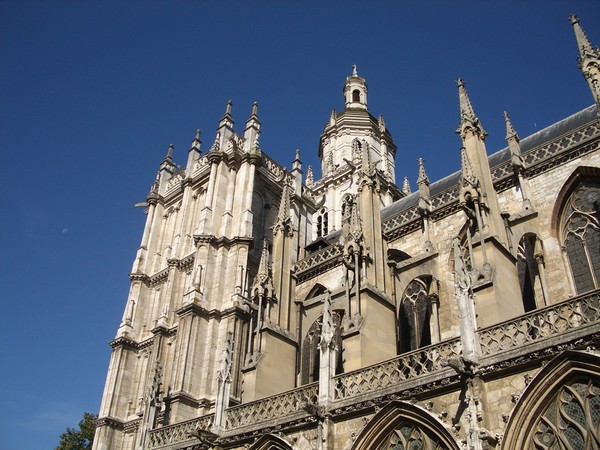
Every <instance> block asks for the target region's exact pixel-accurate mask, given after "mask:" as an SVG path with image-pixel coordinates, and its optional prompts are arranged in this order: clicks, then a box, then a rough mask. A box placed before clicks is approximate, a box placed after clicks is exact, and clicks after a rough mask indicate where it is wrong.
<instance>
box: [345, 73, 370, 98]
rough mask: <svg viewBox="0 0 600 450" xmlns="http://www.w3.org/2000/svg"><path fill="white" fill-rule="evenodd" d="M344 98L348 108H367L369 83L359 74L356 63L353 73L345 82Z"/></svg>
mask: <svg viewBox="0 0 600 450" xmlns="http://www.w3.org/2000/svg"><path fill="white" fill-rule="evenodd" d="M344 98H345V99H346V101H345V107H346V108H360V109H367V83H366V82H365V79H364V78H362V77H359V76H358V72H357V70H356V65H353V66H352V75H350V76H349V77H347V78H346V83H344Z"/></svg>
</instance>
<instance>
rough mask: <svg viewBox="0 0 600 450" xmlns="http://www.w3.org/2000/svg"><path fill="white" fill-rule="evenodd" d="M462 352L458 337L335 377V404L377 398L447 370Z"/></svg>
mask: <svg viewBox="0 0 600 450" xmlns="http://www.w3.org/2000/svg"><path fill="white" fill-rule="evenodd" d="M460 351H461V345H460V339H459V338H456V339H451V340H448V341H444V342H441V343H439V344H434V345H430V346H428V347H423V348H421V349H418V350H415V351H412V352H410V353H405V354H403V355H400V356H397V357H396V358H393V359H389V360H387V361H383V362H380V363H377V364H373V365H372V366H369V367H365V368H362V369H358V370H355V371H353V372H348V373H345V374H342V375H338V376H336V377H335V378H334V397H333V398H334V401H338V400H343V399H347V398H351V397H355V396H358V395H361V394H365V393H369V394H371V396H375V395H376V393H377V392H378V391H382V390H384V389H386V388H388V387H391V386H394V385H398V383H402V382H403V381H407V380H414V379H416V378H417V377H422V376H423V375H427V374H431V373H434V372H437V371H440V370H442V369H444V368H445V367H446V361H447V360H448V359H449V358H455V357H458V356H459V355H460Z"/></svg>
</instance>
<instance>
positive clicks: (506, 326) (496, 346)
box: [478, 290, 600, 356]
mask: <svg viewBox="0 0 600 450" xmlns="http://www.w3.org/2000/svg"><path fill="white" fill-rule="evenodd" d="M599 322H600V290H596V291H592V292H589V293H587V294H584V295H581V296H579V297H575V298H573V299H569V300H567V301H564V302H562V303H557V304H555V305H551V306H548V307H546V308H543V309H538V310H536V311H533V312H530V313H528V314H525V315H523V316H519V317H517V318H516V319H512V320H507V321H505V322H502V323H500V324H498V325H493V326H491V327H487V328H484V329H482V330H480V331H479V332H478V334H479V341H480V343H481V354H482V356H492V355H496V354H498V353H501V352H504V351H508V350H512V349H515V348H519V347H522V346H523V345H526V344H530V343H534V342H537V341H542V340H546V339H549V338H555V337H557V336H560V335H564V334H566V333H569V332H571V331H575V330H577V329H580V328H583V327H586V326H588V325H596V326H597V325H598V323H599ZM599 331H600V328H599Z"/></svg>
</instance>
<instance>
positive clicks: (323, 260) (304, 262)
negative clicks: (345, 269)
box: [296, 245, 342, 283]
mask: <svg viewBox="0 0 600 450" xmlns="http://www.w3.org/2000/svg"><path fill="white" fill-rule="evenodd" d="M341 263H342V249H341V247H339V246H337V245H333V246H330V247H325V248H324V249H322V250H319V251H318V252H315V253H313V254H312V255H310V256H309V257H307V258H304V259H301V260H300V261H298V262H297V263H296V274H297V278H298V283H302V282H304V281H306V280H308V279H310V278H312V277H314V276H316V275H318V274H319V273H322V272H324V271H325V270H328V269H330V268H332V267H334V266H336V265H338V264H341Z"/></svg>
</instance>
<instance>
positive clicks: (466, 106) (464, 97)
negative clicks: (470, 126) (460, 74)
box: [456, 78, 476, 120]
mask: <svg viewBox="0 0 600 450" xmlns="http://www.w3.org/2000/svg"><path fill="white" fill-rule="evenodd" d="M456 84H457V85H458V101H459V106H460V115H461V117H463V116H464V117H467V118H469V119H470V120H473V119H474V118H475V117H476V116H475V111H474V110H473V105H471V100H470V99H469V94H468V93H467V89H466V88H465V83H464V81H463V79H462V78H459V79H458V80H456Z"/></svg>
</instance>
